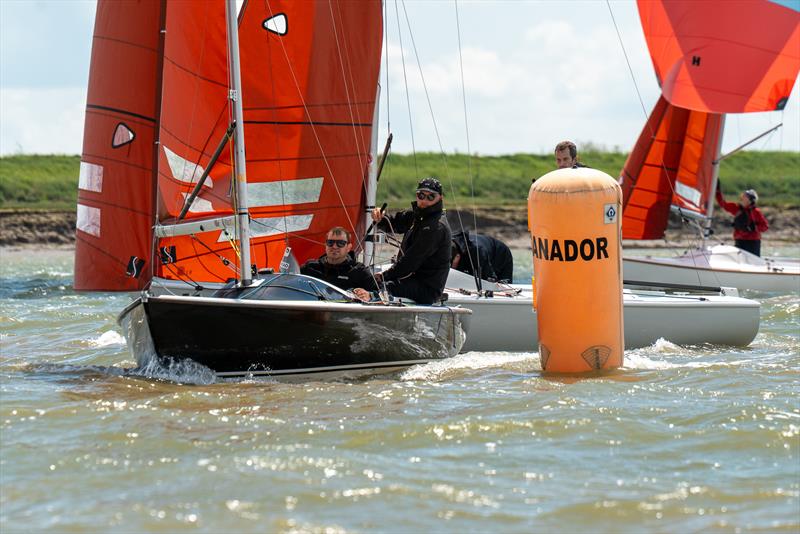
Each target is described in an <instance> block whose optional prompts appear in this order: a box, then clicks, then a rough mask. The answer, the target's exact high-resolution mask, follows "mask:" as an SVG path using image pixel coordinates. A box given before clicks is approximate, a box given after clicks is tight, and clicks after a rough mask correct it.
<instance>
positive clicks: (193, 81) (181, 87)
mask: <svg viewBox="0 0 800 534" xmlns="http://www.w3.org/2000/svg"><path fill="white" fill-rule="evenodd" d="M225 20H226V19H225V3H224V2H222V1H213V2H211V1H209V2H199V3H198V2H171V3H169V4H168V9H167V18H166V30H167V31H166V33H167V40H166V43H165V46H164V67H163V82H162V87H163V88H162V91H163V92H162V95H163V101H162V104H161V120H160V124H159V126H160V129H159V133H160V135H159V141H160V143H159V145H160V146H159V153H158V205H157V210H158V221H159V223H160V224H162V225H169V224H172V223H175V222H178V221H177V218H178V216H179V214H180V213H181V211H182V209H183V207H184V204H185V203H186V198H187V196H189V195H190V194H191V192H192V190H193V189H194V188H195V185H196V184H197V182H198V180H199V179H200V178H201V177H202V175H203V173H204V171H205V170H206V169H208V166H209V164H210V160H211V158H212V155H213V153H214V151H215V149H216V148H217V145H218V144H219V142H220V141H221V140H222V139H223V138H224V136H225V131H226V129H227V128H228V125H229V124H230V121H231V118H230V101H229V81H228V54H227V30H226V22H225ZM231 159H232V158H231V157H230V151H229V150H228V149H226V150H223V152H222V155H221V157H220V158H219V160H217V162H216V163H215V164H214V166H213V168H212V169H211V172H210V174H209V177H208V179H206V181H205V182H204V185H203V187H202V189H201V191H200V194H199V195H198V196H197V198H195V200H194V201H193V202H192V204H191V206H190V207H189V210H188V212H187V213H186V216H185V218H184V219H182V221H181V222H187V221H193V220H197V219H208V218H216V217H221V216H226V215H232V214H233V208H232V205H233V203H232V200H233V199H232V187H231V174H232V173H231V163H230V162H231ZM232 234H233V232H231V235H230V239H228V238H227V237H225V236H220V231H219V230H218V231H213V232H198V233H196V234H193V235H188V236H180V237H172V238H163V239H159V240H158V250H157V256H156V258H155V263H156V265H157V271H156V274H157V276H159V277H162V278H171V279H182V280H192V281H195V282H200V281H206V282H207V281H212V282H222V281H225V280H227V279H230V278H235V277H236V269H237V267H238V265H237V256H236V252H235V250H236V249H235V248H234V247H232V245H231V240H232V239H233V237H234V236H233V235H232ZM173 247H174V250H173Z"/></svg>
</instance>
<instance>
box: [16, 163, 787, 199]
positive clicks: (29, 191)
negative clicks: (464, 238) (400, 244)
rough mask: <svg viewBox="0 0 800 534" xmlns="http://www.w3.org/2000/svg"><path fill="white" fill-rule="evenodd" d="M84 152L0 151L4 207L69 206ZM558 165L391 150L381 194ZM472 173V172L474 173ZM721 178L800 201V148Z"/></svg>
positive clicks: (407, 194)
mask: <svg viewBox="0 0 800 534" xmlns="http://www.w3.org/2000/svg"><path fill="white" fill-rule="evenodd" d="M626 157H627V154H622V153H616V152H584V153H582V154H581V161H583V162H584V163H586V164H587V165H589V166H591V167H594V168H596V169H600V170H602V171H604V172H607V173H608V174H610V175H611V176H614V177H616V176H618V175H619V172H620V169H621V168H622V165H623V163H624V162H625V158H626ZM79 165H80V157H79V156H39V155H21V156H8V157H3V158H0V208H3V209H53V210H64V209H66V210H72V209H74V207H75V200H76V197H77V187H78V170H79ZM552 169H553V156H552V155H550V154H546V155H537V154H512V155H505V156H473V157H467V156H466V155H465V154H454V155H448V156H443V155H442V154H438V153H430V152H425V153H419V154H417V155H416V156H414V155H406V154H392V155H390V157H389V160H388V162H387V164H386V167H385V168H384V171H383V175H382V177H381V181H380V186H379V188H378V201H379V202H389V204H390V205H392V206H394V207H400V206H401V205H403V204H405V203H407V202H410V201H411V196H412V195H411V193H412V191H413V190H414V187H415V186H416V182H417V180H419V179H420V178H422V177H425V176H437V177H439V178H440V179H441V180H442V182H443V184H444V186H445V193H446V194H447V195H448V197H451V198H452V197H453V195H454V194H455V196H456V199H457V200H458V202H459V204H462V203H463V204H464V205H465V206H467V205H471V204H472V202H473V200H472V198H473V197H472V194H471V190H472V185H471V182H472V183H473V184H474V189H475V196H474V202H475V204H477V205H480V206H497V205H515V204H524V203H525V199H526V198H527V195H528V188H529V187H530V184H531V178H535V177H539V176H541V175H543V174H545V173H547V172H549V171H551V170H552ZM470 176H471V177H472V180H470ZM720 180H721V182H722V184H723V191H725V193H726V196H727V198H728V199H729V200H734V199H735V198H736V197H737V196H738V192H740V191H742V190H744V189H748V188H754V189H756V190H757V191H758V193H759V196H760V197H761V204H762V205H767V206H783V207H788V206H798V205H800V152H747V151H744V152H739V153H738V154H736V155H734V156H732V157H730V158H728V159H727V160H725V161H724V162H723V164H722V167H721V170H720Z"/></svg>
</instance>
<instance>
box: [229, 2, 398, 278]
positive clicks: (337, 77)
mask: <svg viewBox="0 0 800 534" xmlns="http://www.w3.org/2000/svg"><path fill="white" fill-rule="evenodd" d="M239 28H240V31H239V39H240V41H239V43H240V51H241V66H242V85H243V93H244V94H243V98H244V100H243V103H244V116H245V125H244V126H245V138H246V140H247V144H246V152H247V181H248V199H249V200H248V203H249V205H250V214H251V217H252V224H251V231H252V233H253V236H254V237H253V239H252V252H253V261H254V262H255V263H256V264H257V265H258V266H259V267H264V266H269V267H272V268H277V267H278V264H279V262H280V259H281V256H282V254H283V251H284V247H285V246H286V244H287V243H288V244H289V245H290V246H291V247H292V250H293V252H294V253H295V256H296V257H297V259H298V260H299V261H300V262H301V263H302V262H303V261H304V260H306V259H308V258H311V257H317V256H319V255H321V254H322V253H323V252H324V248H323V245H322V242H323V241H324V239H325V234H326V232H327V231H328V230H329V229H330V228H331V227H332V226H342V227H344V228H347V229H348V230H351V231H357V232H358V231H359V229H360V231H361V232H363V228H362V226H363V219H364V204H365V201H364V192H365V183H366V178H367V166H368V163H369V158H370V157H371V156H370V140H371V132H372V127H371V126H372V121H373V113H374V110H375V98H376V91H377V86H378V76H379V71H380V59H381V41H382V35H383V24H382V14H381V2H380V1H379V0H368V1H359V2H298V1H289V0H281V1H270V2H249V3H247V7H246V9H245V12H244V14H243V16H242V19H241V22H240V26H239Z"/></svg>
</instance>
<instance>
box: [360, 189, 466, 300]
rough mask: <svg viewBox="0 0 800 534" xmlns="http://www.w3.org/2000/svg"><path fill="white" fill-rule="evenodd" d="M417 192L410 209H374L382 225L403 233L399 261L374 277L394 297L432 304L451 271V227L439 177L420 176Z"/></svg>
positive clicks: (380, 225) (439, 295)
mask: <svg viewBox="0 0 800 534" xmlns="http://www.w3.org/2000/svg"><path fill="white" fill-rule="evenodd" d="M416 195H417V200H416V201H415V202H413V203H412V204H411V209H410V210H405V211H401V212H398V213H396V214H394V215H392V216H388V215H384V214H383V212H382V211H381V210H380V208H375V209H374V210H372V219H373V220H374V221H375V222H376V223H377V225H378V228H379V229H381V230H384V231H389V232H393V233H398V234H399V233H402V234H403V242H402V243H401V245H400V252H399V253H398V258H397V262H396V263H395V264H394V265H393V266H392V267H390V268H389V269H387V270H386V271H383V272H381V273H375V277H376V278H377V279H378V283H381V282H385V283H386V289H387V290H388V291H389V294H391V295H393V296H395V297H405V298H409V299H412V300H414V301H416V302H417V303H419V304H433V303H434V302H435V301H436V300H438V299H439V298H440V297H441V296H442V292H443V291H444V286H445V283H446V282H447V275H448V273H449V272H450V240H451V234H450V227H449V226H448V224H447V219H446V218H445V215H444V199H443V198H442V184H441V183H439V180H437V179H436V178H425V179H424V180H421V181H420V182H419V184H418V185H417V191H416Z"/></svg>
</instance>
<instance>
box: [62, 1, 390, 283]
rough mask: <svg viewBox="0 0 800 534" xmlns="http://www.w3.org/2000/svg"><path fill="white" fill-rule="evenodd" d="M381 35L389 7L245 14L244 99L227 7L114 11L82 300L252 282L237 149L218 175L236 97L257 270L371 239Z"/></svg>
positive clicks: (101, 88) (87, 167)
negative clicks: (343, 234) (168, 286)
mask: <svg viewBox="0 0 800 534" xmlns="http://www.w3.org/2000/svg"><path fill="white" fill-rule="evenodd" d="M143 5H146V9H145V8H143V7H142V6H143ZM381 36H382V17H381V5H380V2H379V1H378V0H374V1H373V0H370V1H368V2H342V3H339V2H324V3H323V2H288V1H271V2H264V3H257V2H245V4H244V7H243V9H242V13H240V17H239V41H240V57H241V68H242V84H243V88H242V91H241V93H242V94H241V95H231V94H230V92H229V83H228V77H229V68H228V62H229V58H228V56H227V51H226V33H225V3H224V1H223V0H213V1H207V2H200V3H194V2H146V3H145V4H142V3H141V2H138V1H135V0H113V1H111V0H99V1H98V7H97V19H96V23H95V37H94V43H93V49H92V65H91V72H90V83H89V96H88V102H87V115H86V126H85V134H84V150H83V155H82V158H81V159H82V162H81V180H80V192H79V200H78V224H77V232H76V233H77V246H76V261H75V287H76V289H81V290H98V289H99V290H122V291H130V290H137V289H141V288H143V287H145V286H146V285H147V284H148V282H149V280H150V279H151V278H152V277H153V276H158V277H162V278H171V279H181V280H185V281H192V282H208V281H211V282H222V281H226V280H228V279H231V278H235V277H236V274H237V270H238V269H241V268H245V269H250V268H251V266H244V267H242V266H240V265H238V264H239V260H238V249H237V247H238V245H237V241H236V234H237V232H236V228H235V225H234V220H233V215H234V204H235V202H234V201H235V198H234V197H235V189H234V187H233V184H232V174H233V172H232V160H233V158H232V157H231V155H230V153H229V151H228V150H223V151H222V155H221V156H220V157H219V159H218V160H217V161H216V162H215V163H214V164H213V166H211V165H210V164H211V158H212V154H213V153H214V152H215V148H216V147H217V145H218V144H219V143H220V141H221V140H223V139H224V138H225V135H226V130H227V129H228V127H229V126H230V123H231V111H230V107H231V105H230V98H232V97H233V98H242V99H243V102H244V105H245V110H244V116H245V120H244V123H245V138H246V140H247V143H246V150H247V154H246V156H247V175H248V184H247V193H248V197H249V203H250V206H251V209H250V214H251V217H252V219H251V226H250V227H251V245H252V246H251V260H252V263H253V264H254V265H255V266H256V267H258V268H265V267H271V268H273V269H276V270H277V268H278V266H279V263H280V260H281V258H282V256H283V251H284V248H285V247H286V245H289V246H291V247H292V249H293V251H294V254H295V257H296V258H297V259H298V260H299V261H301V262H302V261H304V260H305V259H307V258H309V257H312V256H315V255H319V254H321V253H322V250H323V247H322V245H321V243H322V241H323V240H324V235H325V233H326V231H327V230H328V229H329V228H330V227H331V226H334V225H338V226H344V227H346V228H348V229H351V230H358V229H359V227H360V226H363V224H361V220H362V219H363V211H364V204H365V202H364V188H365V183H364V181H365V176H366V172H367V166H368V164H369V161H370V157H371V155H370V138H371V127H372V118H373V112H374V106H375V96H376V88H377V83H378V73H379V67H380V52H381ZM209 167H210V172H209V177H208V179H206V181H205V182H204V184H203V186H202V188H200V191H199V194H198V195H197V196H196V197H194V199H193V200H192V201H191V203H189V202H188V201H187V198H188V197H189V196H190V193H191V192H192V190H193V189H194V188H195V186H196V184H197V182H198V180H199V179H200V177H201V176H202V175H203V174H204V172H205V171H206V170H207V169H209ZM187 204H189V205H187ZM184 208H188V209H184ZM183 211H185V212H186V213H185V216H184V217H183V218H179V217H180V214H181V213H182V212H183Z"/></svg>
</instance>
